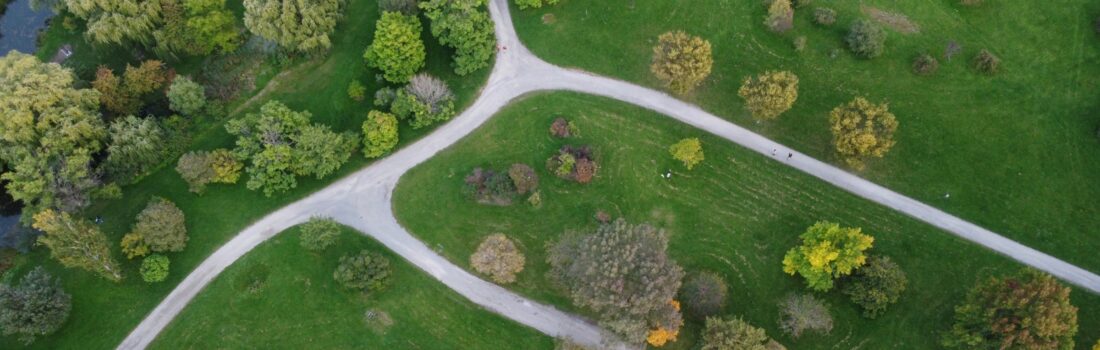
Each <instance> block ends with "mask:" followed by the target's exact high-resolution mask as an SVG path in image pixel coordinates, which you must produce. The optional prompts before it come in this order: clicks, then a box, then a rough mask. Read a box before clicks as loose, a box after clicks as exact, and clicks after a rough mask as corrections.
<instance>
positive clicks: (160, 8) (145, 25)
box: [48, 0, 240, 55]
mask: <svg viewBox="0 0 1100 350" xmlns="http://www.w3.org/2000/svg"><path fill="white" fill-rule="evenodd" d="M48 3H49V4H50V5H51V7H53V9H54V10H55V11H57V12H62V11H64V12H68V13H71V14H73V15H74V16H76V17H77V18H80V19H82V20H84V21H85V22H86V27H87V30H86V31H85V32H84V35H85V37H86V38H87V39H88V40H90V41H93V42H96V43H101V44H106V43H112V44H130V43H135V44H141V45H143V46H145V47H147V48H153V49H155V50H157V51H159V52H162V53H165V54H187V55H207V54H210V53H212V52H215V51H221V52H231V51H233V50H235V49H236V48H237V46H238V45H239V41H240V33H239V32H240V30H239V28H237V25H236V21H235V19H234V17H233V13H232V12H231V11H229V9H227V8H226V6H225V0H119V1H109V2H108V1H89V0H58V1H48Z"/></svg>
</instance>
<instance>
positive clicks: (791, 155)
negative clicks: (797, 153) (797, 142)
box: [787, 152, 794, 160]
mask: <svg viewBox="0 0 1100 350" xmlns="http://www.w3.org/2000/svg"><path fill="white" fill-rule="evenodd" d="M791 157H794V153H789V152H788V153H787V160H791Z"/></svg>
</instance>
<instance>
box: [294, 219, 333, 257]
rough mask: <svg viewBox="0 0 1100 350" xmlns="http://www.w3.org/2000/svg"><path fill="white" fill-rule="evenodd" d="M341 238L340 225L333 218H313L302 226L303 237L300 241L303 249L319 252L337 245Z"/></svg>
mask: <svg viewBox="0 0 1100 350" xmlns="http://www.w3.org/2000/svg"><path fill="white" fill-rule="evenodd" d="M339 236H340V224H338V223H336V220H333V219H332V218H323V217H312V218H310V219H309V221H306V223H304V224H302V237H301V240H299V241H298V243H299V244H301V245H302V247H303V248H306V249H309V250H312V251H315V252H319V251H323V250H325V249H328V248H329V247H331V246H333V245H335V244H336V238H337V237H339Z"/></svg>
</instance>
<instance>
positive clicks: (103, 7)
mask: <svg viewBox="0 0 1100 350" xmlns="http://www.w3.org/2000/svg"><path fill="white" fill-rule="evenodd" d="M59 4H60V5H61V7H62V8H63V9H64V10H66V11H68V12H69V13H72V14H73V15H75V16H76V17H78V18H80V19H83V20H85V21H87V28H88V29H87V31H85V32H84V36H85V37H86V38H87V39H88V40H91V41H94V42H97V43H103V44H105V43H112V44H123V43H126V42H137V43H141V44H149V43H150V42H151V41H152V39H153V31H154V30H156V29H157V28H158V27H159V26H160V25H161V23H162V19H161V0H114V1H95V0H60V1H59Z"/></svg>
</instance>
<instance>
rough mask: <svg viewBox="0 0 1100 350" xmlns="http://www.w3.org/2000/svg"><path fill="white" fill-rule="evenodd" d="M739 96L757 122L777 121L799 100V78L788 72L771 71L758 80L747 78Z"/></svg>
mask: <svg viewBox="0 0 1100 350" xmlns="http://www.w3.org/2000/svg"><path fill="white" fill-rule="evenodd" d="M737 94H738V95H740V96H741V98H742V99H744V100H745V109H748V110H749V112H750V113H752V117H753V118H756V120H770V119H775V118H776V117H778V116H779V115H780V114H783V112H786V111H787V110H789V109H791V106H793V105H794V101H795V100H797V99H798V76H796V75H794V73H791V72H787V71H780V72H770V71H769V72H764V74H761V75H759V76H757V77H756V79H753V78H752V77H746V78H745V82H744V83H741V89H739V90H737Z"/></svg>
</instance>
